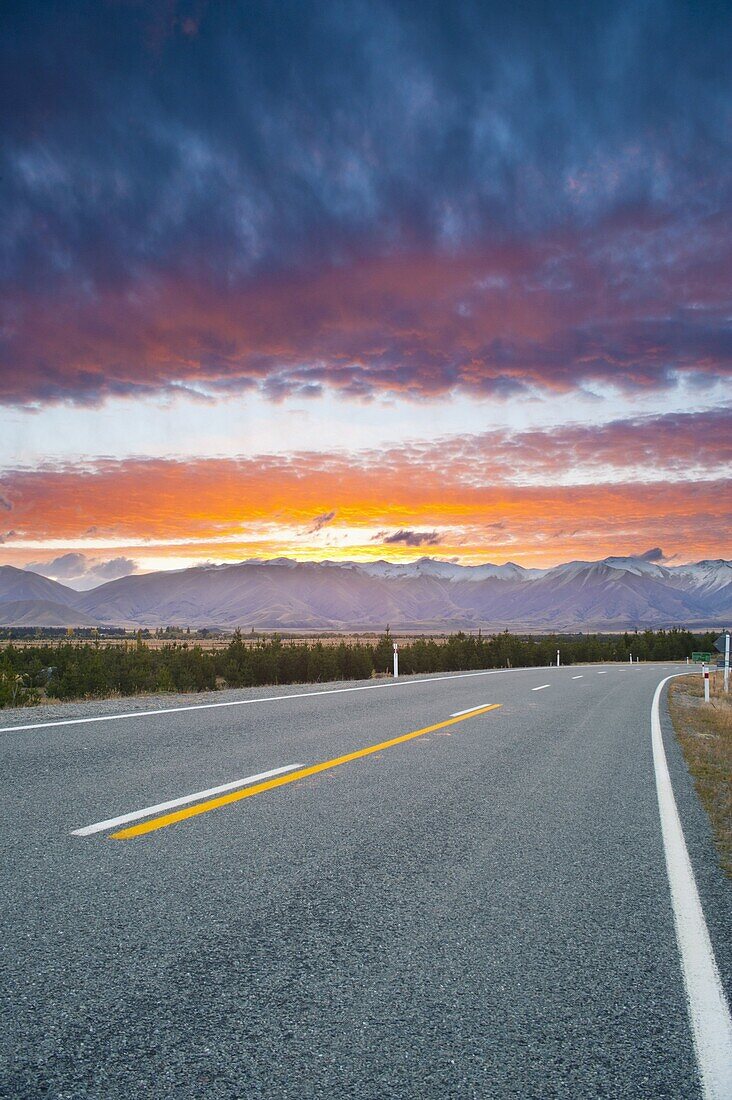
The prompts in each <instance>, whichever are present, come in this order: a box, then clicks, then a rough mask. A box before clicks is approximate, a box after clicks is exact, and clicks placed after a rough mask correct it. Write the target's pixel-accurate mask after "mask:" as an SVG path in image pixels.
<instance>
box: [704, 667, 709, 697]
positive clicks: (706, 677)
mask: <svg viewBox="0 0 732 1100" xmlns="http://www.w3.org/2000/svg"><path fill="white" fill-rule="evenodd" d="M702 675H703V676H704V702H705V703H708V702H709V666H708V665H702Z"/></svg>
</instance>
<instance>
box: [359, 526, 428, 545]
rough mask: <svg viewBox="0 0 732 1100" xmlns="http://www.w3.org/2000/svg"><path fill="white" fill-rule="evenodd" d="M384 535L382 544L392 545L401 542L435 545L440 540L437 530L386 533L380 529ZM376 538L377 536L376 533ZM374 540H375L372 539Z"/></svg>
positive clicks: (405, 543)
mask: <svg viewBox="0 0 732 1100" xmlns="http://www.w3.org/2000/svg"><path fill="white" fill-rule="evenodd" d="M381 534H382V535H383V536H384V537H383V538H382V540H381V541H382V542H383V544H384V546H394V545H396V544H397V543H402V544H403V545H404V546H437V545H438V544H439V542H440V536H439V535H438V534H437V531H404V530H399V531H395V532H394V534H393V535H386V534H384V532H383V531H382V532H381ZM376 538H379V536H378V535H377V536H376ZM373 541H375V540H373Z"/></svg>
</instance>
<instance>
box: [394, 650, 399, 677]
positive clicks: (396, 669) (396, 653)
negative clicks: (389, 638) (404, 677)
mask: <svg viewBox="0 0 732 1100" xmlns="http://www.w3.org/2000/svg"><path fill="white" fill-rule="evenodd" d="M398 676H399V646H398V645H397V643H396V642H394V679H395V680H396V679H397V678H398Z"/></svg>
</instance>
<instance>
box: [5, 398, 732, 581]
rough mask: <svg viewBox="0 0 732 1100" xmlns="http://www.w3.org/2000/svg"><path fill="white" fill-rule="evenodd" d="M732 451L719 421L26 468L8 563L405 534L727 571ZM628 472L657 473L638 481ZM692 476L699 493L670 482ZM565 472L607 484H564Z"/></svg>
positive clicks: (313, 553) (462, 545)
mask: <svg viewBox="0 0 732 1100" xmlns="http://www.w3.org/2000/svg"><path fill="white" fill-rule="evenodd" d="M731 446H732V444H731V442H730V433H729V432H728V431H727V424H726V419H725V414H724V413H710V414H704V415H703V416H700V417H694V416H686V417H685V416H676V417H666V418H657V419H656V420H651V421H622V422H618V423H616V424H615V425H612V424H611V425H605V426H603V427H600V428H576V427H575V428H564V429H561V430H558V431H555V432H543V433H540V432H527V433H521V434H518V435H514V436H510V435H508V434H506V433H500V432H493V433H486V434H485V435H482V436H474V437H467V438H465V439H461V438H458V439H449V440H441V441H437V442H436V443H432V444H428V443H423V444H413V445H411V446H410V447H405V448H400V449H393V450H391V451H386V452H383V453H382V452H362V453H359V454H344V453H333V454H318V453H300V454H291V455H285V456H276V455H269V456H268V455H263V456H257V457H256V458H242V459H238V460H237V459H214V458H209V459H198V460H195V461H188V462H183V461H170V460H163V459H137V460H128V461H123V462H118V461H109V460H108V461H100V462H96V463H94V464H90V465H89V466H88V467H84V468H82V469H74V470H72V469H69V468H63V467H62V468H57V467H56V468H46V469H39V470H22V469H21V470H16V471H13V472H9V473H7V474H6V475H4V476H3V478H2V480H1V481H0V492H1V493H2V497H3V499H4V500H5V501H6V505H7V509H6V510H5V511H4V513H3V514H4V515H5V516H6V523H7V526H8V528H9V529H10V528H11V527H12V532H13V533H12V536H6V538H5V545H4V547H3V549H2V555H3V560H6V561H9V560H14V561H16V562H17V561H19V560H20V558H21V557H22V555H23V554H25V558H26V560H27V559H28V557H30V556H31V555H29V554H28V553H27V551H26V550H24V547H25V546H27V545H28V544H29V543H32V544H33V545H34V546H35V547H38V546H42V545H44V544H46V543H51V541H53V544H54V550H56V551H57V550H58V549H60V548H66V547H67V548H72V547H74V546H76V548H77V549H84V548H85V547H89V548H94V547H95V546H105V547H113V548H114V549H115V552H119V553H130V554H132V556H134V557H140V556H145V551H144V550H143V551H142V552H141V551H140V549H139V547H140V544H141V543H143V544H144V543H147V545H148V550H147V553H148V554H153V553H154V555H155V556H156V557H164V556H167V555H170V556H171V557H180V556H181V555H183V556H185V557H186V558H209V557H213V558H219V559H220V558H222V557H224V558H231V557H236V556H239V557H241V556H267V555H277V554H287V553H289V554H293V555H295V556H298V557H311V558H312V557H321V558H322V557H349V556H354V555H356V556H362V557H373V556H382V555H384V554H386V555H387V556H389V557H392V558H398V557H413V556H414V553H415V548H414V545H412V544H411V543H414V540H411V543H410V540H409V539H405V538H398V537H397V536H398V533H399V532H404V531H407V532H409V531H412V532H414V531H416V532H428V533H429V535H430V538H429V546H430V552H432V553H439V554H442V555H446V556H447V555H452V556H457V557H459V558H461V559H464V560H475V559H476V558H481V559H484V558H486V557H491V556H492V557H498V558H506V557H511V558H514V559H516V560H519V561H523V562H524V563H526V564H532V563H535V564H550V563H551V562H553V561H557V560H560V559H565V558H566V557H593V556H602V555H604V554H607V553H616V552H623V551H625V550H627V549H645V548H646V547H647V546H649V545H661V546H663V547H664V549H665V550H666V552H667V553H669V554H678V555H680V556H682V557H684V558H689V557H704V556H719V555H722V554H724V553H727V552H728V551H729V546H728V532H729V529H730V522H729V521H730V511H731V508H730V505H731V503H732V501H731V498H730V482H729V480H725V479H721V478H719V477H717V476H716V471H717V470H718V469H719V467H720V464H723V463H724V462H725V461H728V459H729V452H730V447H731ZM628 466H629V467H637V466H641V468H642V469H645V470H647V471H648V473H647V474H646V476H645V477H643V476H642V475H641V477H638V476H637V474H635V475H634V478H633V479H628V476H627V474H624V472H623V471H624V469H625V468H626V467H628ZM690 468H694V469H695V470H696V473H695V474H694V477H695V478H696V479H695V480H663V477H664V472H668V471H671V472H673V473H674V474H675V476H677V477H680V476H681V474H682V473H683V470H684V469H690ZM568 469H575V470H577V469H580V470H583V471H584V472H585V473H586V472H587V471H588V470H593V469H595V470H597V471H602V476H601V477H598V483H597V484H573V485H572V484H569V485H565V484H558V483H557V482H558V480H559V475H561V474H564V473H566V472H567V470H568ZM699 470H701V474H700V473H699ZM529 474H530V475H531V476H530V478H529V476H528V475H529ZM654 477H656V478H658V479H659V480H653V478H654ZM324 517H327V518H328V522H327V523H323V522H322V520H323V518H324ZM90 529H93V530H92V532H91V534H90ZM2 533H3V532H2V531H0V535H1V534H2ZM32 556H33V557H37V556H38V555H37V553H35V554H33V555H32Z"/></svg>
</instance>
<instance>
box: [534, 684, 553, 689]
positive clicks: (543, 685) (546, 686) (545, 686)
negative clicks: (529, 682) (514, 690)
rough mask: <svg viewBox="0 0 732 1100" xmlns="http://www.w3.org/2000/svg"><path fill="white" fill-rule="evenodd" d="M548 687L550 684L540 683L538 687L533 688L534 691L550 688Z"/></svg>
mask: <svg viewBox="0 0 732 1100" xmlns="http://www.w3.org/2000/svg"><path fill="white" fill-rule="evenodd" d="M548 687H549V684H539V686H538V687H536V688H532V689H531V690H532V691H543V690H544V688H548Z"/></svg>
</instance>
